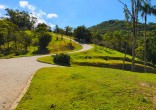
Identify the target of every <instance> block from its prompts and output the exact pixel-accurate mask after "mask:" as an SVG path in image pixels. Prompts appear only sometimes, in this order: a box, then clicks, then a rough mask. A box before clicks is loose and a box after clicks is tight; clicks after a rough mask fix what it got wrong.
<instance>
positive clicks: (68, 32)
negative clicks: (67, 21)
mask: <svg viewBox="0 0 156 110" xmlns="http://www.w3.org/2000/svg"><path fill="white" fill-rule="evenodd" d="M72 31H73V28H72V27H70V26H67V27H65V34H66V35H67V36H72V33H73V32H72Z"/></svg>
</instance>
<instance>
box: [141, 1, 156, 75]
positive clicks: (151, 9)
mask: <svg viewBox="0 0 156 110" xmlns="http://www.w3.org/2000/svg"><path fill="white" fill-rule="evenodd" d="M140 11H141V12H142V13H141V16H142V18H144V72H145V73H146V64H147V58H146V56H147V53H146V47H147V46H146V30H147V29H146V26H147V15H151V14H154V15H155V14H156V6H151V4H150V2H145V1H144V2H143V4H142V5H141V6H140Z"/></svg>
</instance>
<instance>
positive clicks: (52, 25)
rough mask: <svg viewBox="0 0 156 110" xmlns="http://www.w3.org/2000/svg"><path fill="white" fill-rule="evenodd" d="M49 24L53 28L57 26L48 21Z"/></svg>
mask: <svg viewBox="0 0 156 110" xmlns="http://www.w3.org/2000/svg"><path fill="white" fill-rule="evenodd" d="M48 25H49V26H50V27H51V29H52V30H53V29H54V28H55V26H56V25H54V24H51V23H48Z"/></svg>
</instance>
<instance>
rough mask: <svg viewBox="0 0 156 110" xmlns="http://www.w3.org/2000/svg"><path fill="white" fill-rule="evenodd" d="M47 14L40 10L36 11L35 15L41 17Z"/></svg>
mask: <svg viewBox="0 0 156 110" xmlns="http://www.w3.org/2000/svg"><path fill="white" fill-rule="evenodd" d="M46 15H47V14H46V13H45V12H44V11H42V10H40V11H39V12H38V13H37V12H36V16H37V18H42V17H44V16H46Z"/></svg>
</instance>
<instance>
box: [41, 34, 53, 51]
mask: <svg viewBox="0 0 156 110" xmlns="http://www.w3.org/2000/svg"><path fill="white" fill-rule="evenodd" d="M51 38H52V36H51V34H49V33H47V32H46V33H45V34H43V35H41V36H39V48H40V50H46V47H47V46H48V43H49V42H50V41H51Z"/></svg>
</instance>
